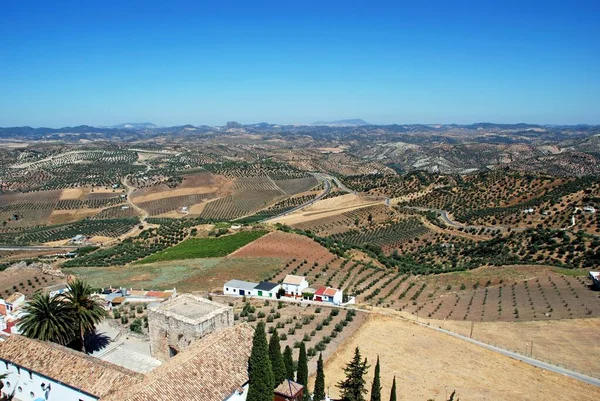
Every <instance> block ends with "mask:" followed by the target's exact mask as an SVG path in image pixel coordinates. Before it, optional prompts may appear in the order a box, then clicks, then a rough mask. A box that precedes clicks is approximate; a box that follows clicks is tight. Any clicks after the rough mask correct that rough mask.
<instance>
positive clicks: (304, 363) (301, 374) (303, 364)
mask: <svg viewBox="0 0 600 401" xmlns="http://www.w3.org/2000/svg"><path fill="white" fill-rule="evenodd" d="M296 382H298V383H300V384H302V385H303V386H304V398H305V399H306V397H307V396H308V358H307V357H306V346H305V345H304V341H302V342H301V343H300V355H299V356H298V373H297V377H296Z"/></svg>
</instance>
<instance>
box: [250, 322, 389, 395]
mask: <svg viewBox="0 0 600 401" xmlns="http://www.w3.org/2000/svg"><path fill="white" fill-rule="evenodd" d="M368 370H369V365H368V364H367V359H366V358H365V359H364V360H363V359H362V356H361V354H360V350H359V348H356V350H355V353H354V357H353V358H352V360H351V361H350V362H349V363H348V364H347V365H346V367H345V368H344V373H345V375H346V377H345V379H344V380H342V381H340V382H339V383H338V384H337V387H338V388H339V389H340V393H341V397H342V398H341V399H342V401H366V398H365V395H366V394H367V384H366V380H365V375H366V374H367V372H368ZM248 378H249V388H248V396H247V401H272V400H273V390H274V389H275V388H277V386H279V385H280V384H281V383H283V382H284V381H285V380H291V381H295V382H296V383H299V384H301V385H302V386H303V387H304V391H303V401H311V400H313V401H323V400H325V398H326V395H327V394H326V392H325V388H326V387H325V371H324V368H323V354H319V359H318V361H317V373H316V378H315V384H314V387H313V391H312V394H311V392H310V390H309V389H308V357H307V354H306V349H305V346H304V343H301V344H300V349H299V353H298V362H297V365H296V364H294V360H293V353H292V349H291V348H290V347H289V346H286V348H285V350H284V352H283V353H282V352H281V347H280V345H279V335H278V333H277V330H275V331H273V333H272V335H271V338H270V340H269V341H268V342H267V335H266V332H265V324H264V322H262V321H260V322H258V324H257V326H256V329H255V331H254V338H253V340H252V351H251V354H250V359H249V362H248ZM396 396H397V395H396V378H395V377H394V380H393V382H392V390H391V393H390V397H389V400H390V401H396ZM369 400H370V401H381V400H382V394H381V371H380V364H379V358H377V364H376V365H375V375H374V378H373V382H372V384H371V392H370V398H369Z"/></svg>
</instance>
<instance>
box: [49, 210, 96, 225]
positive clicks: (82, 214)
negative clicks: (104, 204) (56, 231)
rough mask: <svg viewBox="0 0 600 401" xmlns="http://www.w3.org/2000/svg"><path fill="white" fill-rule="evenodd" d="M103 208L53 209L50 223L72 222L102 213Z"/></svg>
mask: <svg viewBox="0 0 600 401" xmlns="http://www.w3.org/2000/svg"><path fill="white" fill-rule="evenodd" d="M100 211H102V209H75V210H53V211H52V213H51V214H50V218H49V220H48V224H65V223H72V222H74V221H79V220H82V219H85V218H86V217H91V216H93V215H95V214H97V213H100Z"/></svg>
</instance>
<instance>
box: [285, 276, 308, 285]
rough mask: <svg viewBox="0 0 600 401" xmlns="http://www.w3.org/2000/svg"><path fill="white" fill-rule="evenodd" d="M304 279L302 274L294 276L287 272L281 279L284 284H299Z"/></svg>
mask: <svg viewBox="0 0 600 401" xmlns="http://www.w3.org/2000/svg"><path fill="white" fill-rule="evenodd" d="M303 280H304V276H294V275H293V274H288V275H287V276H285V279H283V283H284V284H292V285H300V284H302V281H303Z"/></svg>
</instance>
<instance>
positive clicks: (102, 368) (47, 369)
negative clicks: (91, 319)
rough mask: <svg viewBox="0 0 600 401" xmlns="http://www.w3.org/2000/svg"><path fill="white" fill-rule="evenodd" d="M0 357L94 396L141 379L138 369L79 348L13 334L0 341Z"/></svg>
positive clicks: (111, 391) (118, 388)
mask: <svg viewBox="0 0 600 401" xmlns="http://www.w3.org/2000/svg"><path fill="white" fill-rule="evenodd" d="M0 359H3V360H5V361H8V362H12V363H14V364H17V365H19V366H21V367H23V368H25V369H27V370H31V371H34V372H37V373H40V374H42V375H45V376H47V377H51V378H53V379H55V380H58V381H61V382H63V383H65V384H67V385H69V386H71V387H75V388H77V389H80V390H82V391H84V392H86V393H88V394H93V395H95V396H96V397H104V396H106V395H108V394H110V393H113V392H115V391H117V390H121V389H123V388H127V387H131V386H133V385H134V384H136V383H139V382H141V380H142V379H143V376H142V375H141V374H139V373H136V372H133V371H131V370H129V369H125V368H122V367H120V366H117V365H113V364H111V363H108V362H104V361H102V360H100V359H97V358H94V357H91V356H88V355H86V354H83V353H81V352H77V351H74V350H72V349H69V348H66V347H63V346H60V345H57V344H53V343H48V342H42V341H37V340H32V339H29V338H26V337H22V336H19V335H15V334H13V335H11V336H10V337H8V338H7V339H6V340H5V341H4V342H0Z"/></svg>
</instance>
